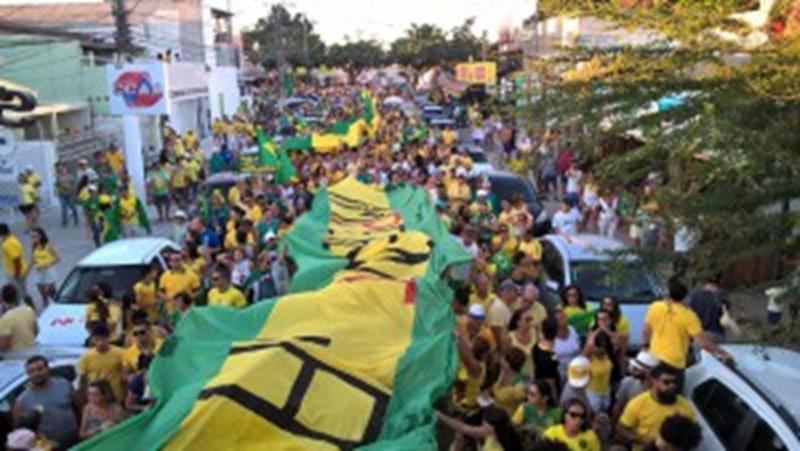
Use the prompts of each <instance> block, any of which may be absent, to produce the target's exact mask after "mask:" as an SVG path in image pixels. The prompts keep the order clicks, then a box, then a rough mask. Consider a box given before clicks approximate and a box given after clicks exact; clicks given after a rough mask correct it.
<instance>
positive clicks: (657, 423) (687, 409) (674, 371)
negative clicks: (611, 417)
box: [616, 363, 695, 451]
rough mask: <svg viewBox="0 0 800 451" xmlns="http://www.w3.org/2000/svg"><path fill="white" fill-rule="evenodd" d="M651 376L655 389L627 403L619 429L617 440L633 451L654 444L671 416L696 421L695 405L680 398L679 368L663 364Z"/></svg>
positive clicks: (654, 369)
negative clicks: (681, 416)
mask: <svg viewBox="0 0 800 451" xmlns="http://www.w3.org/2000/svg"><path fill="white" fill-rule="evenodd" d="M650 375H651V378H652V380H653V388H652V389H651V390H650V391H646V392H644V393H642V394H640V395H638V396H636V397H634V398H633V399H631V400H630V401H629V402H628V404H627V405H626V406H625V410H623V412H622V416H620V419H619V424H618V426H617V430H616V435H617V439H619V440H620V441H622V442H624V443H628V444H631V445H632V446H633V450H634V451H637V450H642V449H645V448H647V447H649V446H651V445H654V444H655V441H656V439H657V437H658V434H659V430H660V429H661V424H662V423H663V422H664V420H666V419H667V418H668V417H671V416H673V415H675V414H679V415H683V416H685V417H688V418H691V419H694V418H695V414H694V410H693V409H692V405H691V404H690V403H689V401H687V400H686V398H684V397H683V396H681V395H680V389H679V387H678V383H679V378H680V375H681V371H680V369H678V368H675V367H673V366H670V365H669V364H666V363H660V364H659V365H658V366H656V367H655V368H653V370H652V371H651V372H650Z"/></svg>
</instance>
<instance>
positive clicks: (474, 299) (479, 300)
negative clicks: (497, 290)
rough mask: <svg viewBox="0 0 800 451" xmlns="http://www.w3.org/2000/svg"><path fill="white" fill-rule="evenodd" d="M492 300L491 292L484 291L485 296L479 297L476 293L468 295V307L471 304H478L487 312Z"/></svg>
mask: <svg viewBox="0 0 800 451" xmlns="http://www.w3.org/2000/svg"><path fill="white" fill-rule="evenodd" d="M493 300H494V295H492V292H491V290H487V291H486V296H484V297H481V295H480V294H478V292H477V291H475V292H473V293H470V295H469V305H472V304H480V305H482V306H483V308H484V309H485V310H487V311H488V310H489V306H491V305H492V301H493Z"/></svg>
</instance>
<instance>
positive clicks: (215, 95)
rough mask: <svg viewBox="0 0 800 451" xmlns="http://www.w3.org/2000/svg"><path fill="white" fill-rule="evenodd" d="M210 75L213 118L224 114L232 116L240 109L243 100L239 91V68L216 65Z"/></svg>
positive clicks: (209, 85) (209, 86)
mask: <svg viewBox="0 0 800 451" xmlns="http://www.w3.org/2000/svg"><path fill="white" fill-rule="evenodd" d="M208 75H209V76H208V91H209V103H210V104H211V105H210V106H211V118H212V119H216V118H219V117H222V116H223V115H226V116H232V115H233V114H234V113H236V111H237V110H238V109H239V104H240V103H241V100H242V98H241V95H240V92H239V79H238V75H239V69H237V68H236V67H215V68H213V69H211V72H209V74H208ZM220 98H221V99H222V100H221V101H220Z"/></svg>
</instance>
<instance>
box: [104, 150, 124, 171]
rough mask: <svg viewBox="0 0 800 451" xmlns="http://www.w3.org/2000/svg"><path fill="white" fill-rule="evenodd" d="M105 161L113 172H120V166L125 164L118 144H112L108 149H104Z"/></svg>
mask: <svg viewBox="0 0 800 451" xmlns="http://www.w3.org/2000/svg"><path fill="white" fill-rule="evenodd" d="M106 163H108V165H109V166H110V167H111V170H112V171H114V174H117V175H120V174H122V168H123V166H124V164H125V157H124V156H123V155H122V149H120V148H119V146H117V145H114V144H112V145H111V146H110V147H109V148H108V151H106Z"/></svg>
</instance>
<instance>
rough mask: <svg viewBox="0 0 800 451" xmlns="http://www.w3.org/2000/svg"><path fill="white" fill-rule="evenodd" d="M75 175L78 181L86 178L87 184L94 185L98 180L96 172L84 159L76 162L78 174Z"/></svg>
mask: <svg viewBox="0 0 800 451" xmlns="http://www.w3.org/2000/svg"><path fill="white" fill-rule="evenodd" d="M76 175H77V177H78V180H81V179H82V178H84V177H86V179H87V180H88V181H89V183H96V182H97V179H98V176H97V171H95V170H94V168H93V167H91V166H89V160H87V159H86V158H81V159H80V160H78V172H77V173H76Z"/></svg>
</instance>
